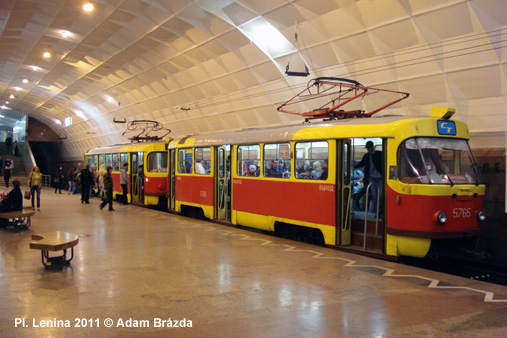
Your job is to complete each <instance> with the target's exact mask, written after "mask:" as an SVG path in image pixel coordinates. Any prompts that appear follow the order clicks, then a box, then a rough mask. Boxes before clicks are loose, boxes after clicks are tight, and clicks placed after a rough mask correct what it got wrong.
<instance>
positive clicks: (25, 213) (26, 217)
mask: <svg viewBox="0 0 507 338" xmlns="http://www.w3.org/2000/svg"><path fill="white" fill-rule="evenodd" d="M33 215H35V211H33V210H31V208H30V209H23V210H18V211H9V212H2V213H0V218H3V219H7V220H8V224H7V227H8V228H14V229H27V228H29V227H30V224H31V217H32V216H33Z"/></svg>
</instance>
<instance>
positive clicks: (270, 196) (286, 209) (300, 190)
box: [233, 178, 336, 226]
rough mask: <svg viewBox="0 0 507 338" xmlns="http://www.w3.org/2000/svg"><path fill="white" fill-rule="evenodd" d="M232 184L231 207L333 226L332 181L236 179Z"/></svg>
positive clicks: (334, 208) (334, 218)
mask: <svg viewBox="0 0 507 338" xmlns="http://www.w3.org/2000/svg"><path fill="white" fill-rule="evenodd" d="M233 184H234V186H233V208H234V210H238V211H245V212H249V213H253V214H258V215H267V216H274V217H280V218H286V219H292V220H297V221H303V222H309V223H316V224H323V225H330V226H335V223H336V192H335V186H334V185H333V184H323V183H298V182H291V181H285V182H284V181H271V180H269V181H268V180H260V179H238V178H235V179H234V181H233Z"/></svg>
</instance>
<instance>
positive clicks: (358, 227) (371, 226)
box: [352, 219, 382, 235]
mask: <svg viewBox="0 0 507 338" xmlns="http://www.w3.org/2000/svg"><path fill="white" fill-rule="evenodd" d="M366 223H367V233H368V234H371V235H373V234H375V227H376V224H375V221H370V220H368V221H366ZM352 231H353V232H357V233H361V234H362V233H364V220H360V219H354V220H352ZM381 233H382V220H379V221H378V227H377V233H376V234H377V235H379V234H381Z"/></svg>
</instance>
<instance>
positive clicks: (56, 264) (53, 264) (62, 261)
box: [41, 247, 74, 269]
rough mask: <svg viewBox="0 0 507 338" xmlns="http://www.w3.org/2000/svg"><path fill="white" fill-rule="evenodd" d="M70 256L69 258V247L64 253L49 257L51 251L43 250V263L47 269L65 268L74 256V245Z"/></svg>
mask: <svg viewBox="0 0 507 338" xmlns="http://www.w3.org/2000/svg"><path fill="white" fill-rule="evenodd" d="M70 252H71V255H70V258H69V259H67V249H64V250H63V255H61V256H54V257H49V251H47V250H41V260H42V264H43V265H44V267H45V268H46V269H63V267H64V266H66V265H70V261H71V260H72V259H73V258H74V247H71V248H70Z"/></svg>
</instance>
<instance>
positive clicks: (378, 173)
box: [354, 141, 383, 212]
mask: <svg viewBox="0 0 507 338" xmlns="http://www.w3.org/2000/svg"><path fill="white" fill-rule="evenodd" d="M365 148H366V150H367V153H366V154H364V156H363V159H362V160H361V162H359V163H358V164H356V165H355V166H354V169H359V168H364V170H363V172H364V179H363V182H364V187H365V189H366V188H367V187H368V185H369V184H370V183H372V182H373V183H375V184H372V185H371V187H370V191H371V198H370V201H371V203H370V207H369V209H368V210H369V211H370V212H376V210H377V198H379V199H380V204H379V210H380V212H381V211H382V194H383V183H382V152H381V151H377V150H375V146H374V144H373V142H372V141H368V142H366V146H365ZM366 208H368V206H366Z"/></svg>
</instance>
